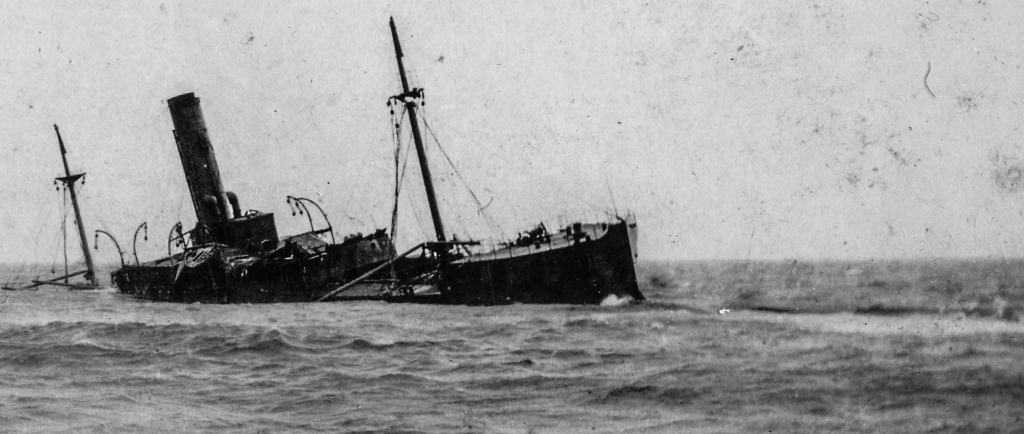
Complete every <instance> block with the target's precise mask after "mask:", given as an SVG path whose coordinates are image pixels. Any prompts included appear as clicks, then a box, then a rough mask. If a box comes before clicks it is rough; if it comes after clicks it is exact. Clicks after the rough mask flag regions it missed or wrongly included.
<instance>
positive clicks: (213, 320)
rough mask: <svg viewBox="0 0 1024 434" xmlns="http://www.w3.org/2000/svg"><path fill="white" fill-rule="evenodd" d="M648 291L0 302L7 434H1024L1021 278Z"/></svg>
mask: <svg viewBox="0 0 1024 434" xmlns="http://www.w3.org/2000/svg"><path fill="white" fill-rule="evenodd" d="M638 271H639V275H640V282H641V290H642V291H643V292H644V294H645V295H646V296H647V298H648V300H647V301H645V302H644V303H642V304H631V303H620V302H610V303H606V305H605V306H566V305H554V306H537V305H512V306H498V307H466V306H424V305H403V304H387V303H382V302H354V303H308V304H271V305H204V304H171V303H152V302H143V301H137V300H133V299H131V298H128V297H126V296H123V295H120V294H118V293H117V292H116V291H115V290H113V289H104V290H97V291H68V290H65V289H60V288H45V289H40V290H38V291H2V292H0V432H239V433H255V432H274V433H298V432H437V433H450V432H504V433H531V432H532V433H548V432H551V433H563V432H580V433H582V432H587V433H594V432H604V433H618V432H723V433H726V432H764V433H768V432H774V433H783V432H1021V431H1024V323H1022V322H1021V320H1020V318H1019V315H1020V314H1021V313H1022V312H1024V310H1022V306H1024V289H1022V288H1024V271H1022V264H1021V263H1020V262H1008V261H988V262H979V261H917V262H885V263H881V262H878V263H876V262H872V261H866V262H816V263H815V262H812V263H802V262H794V261H778V262H746V261H735V262H674V263H653V262H647V263H641V264H640V266H639V267H638ZM3 273H4V275H3V276H0V277H2V279H0V280H3V281H5V282H6V281H11V280H14V279H22V280H24V279H25V277H24V276H22V275H21V274H20V273H19V272H16V271H15V269H14V268H12V267H7V268H5V269H4V270H3Z"/></svg>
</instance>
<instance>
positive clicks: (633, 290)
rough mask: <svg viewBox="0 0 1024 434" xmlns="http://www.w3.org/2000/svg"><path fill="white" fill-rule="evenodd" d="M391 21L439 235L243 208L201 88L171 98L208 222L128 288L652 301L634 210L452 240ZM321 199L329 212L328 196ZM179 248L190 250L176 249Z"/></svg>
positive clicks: (194, 293)
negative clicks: (299, 225)
mask: <svg viewBox="0 0 1024 434" xmlns="http://www.w3.org/2000/svg"><path fill="white" fill-rule="evenodd" d="M390 26H391V34H392V38H393V41H394V48H395V55H396V60H397V63H398V71H399V79H400V82H401V93H399V94H398V95H394V96H392V97H390V98H388V105H389V106H392V104H394V106H395V107H402V108H404V109H405V111H406V114H407V115H408V117H407V118H408V125H409V128H410V130H411V132H412V138H413V143H414V145H415V152H416V154H417V160H418V164H419V167H420V173H421V174H422V176H423V186H424V189H425V192H426V198H427V206H428V208H429V211H430V216H431V222H432V224H433V229H434V239H432V240H428V241H424V242H422V243H419V244H417V245H415V246H413V247H410V248H408V249H406V250H404V251H403V252H401V253H398V252H397V251H396V249H395V248H394V246H393V244H392V240H391V236H390V234H388V233H387V231H386V230H385V229H381V230H377V231H376V232H374V233H373V234H371V235H368V236H362V235H359V234H356V235H353V236H348V237H345V238H344V240H343V241H342V242H340V243H336V242H333V241H334V240H333V239H332V240H331V242H328V241H326V240H325V239H324V238H326V237H328V236H331V237H333V228H331V227H330V224H329V223H328V224H327V227H326V228H324V229H319V230H317V229H314V228H313V227H312V219H310V226H311V230H310V231H309V232H306V233H303V234H299V235H294V236H290V237H284V238H281V237H279V236H278V234H277V230H276V226H275V223H274V216H273V214H270V213H262V212H257V211H248V212H246V213H244V214H242V213H241V212H240V211H241V207H240V206H239V198H238V196H237V195H235V194H233V193H231V192H228V191H225V190H224V187H223V184H222V182H221V178H220V174H219V171H218V169H217V161H216V158H215V157H214V150H213V146H212V145H211V143H210V141H209V138H208V136H207V134H206V125H205V122H204V120H203V116H202V112H201V110H200V108H199V100H198V98H196V97H195V96H194V95H193V94H191V93H189V94H184V95H180V96H177V97H174V98H171V99H170V100H168V107H169V109H170V112H171V118H172V120H173V123H174V137H175V141H176V143H177V146H178V152H179V155H180V157H181V163H182V168H183V169H184V172H185V178H186V180H187V183H188V186H189V191H190V193H191V197H192V202H193V208H194V209H195V213H196V221H197V223H196V225H195V227H194V228H193V229H192V230H190V231H188V232H182V230H181V225H180V224H179V225H177V226H175V229H173V230H172V232H171V234H170V235H169V240H168V252H169V254H168V256H167V257H164V258H162V259H159V260H156V261H151V262H146V263H141V264H136V265H128V266H124V267H122V268H121V269H118V270H117V271H115V272H113V273H112V275H111V278H112V280H113V282H114V284H115V285H116V286H117V288H118V289H119V290H120V291H121V292H123V293H126V294H130V295H133V296H136V297H139V298H142V299H147V300H154V301H170V302H209V303H263V302H270V303H273V302H311V301H345V300H385V301H390V302H410V303H437V304H467V305H500V304H511V303H562V304H599V303H601V302H602V301H604V300H606V299H608V298H609V297H616V298H619V299H628V300H633V301H637V302H639V301H641V300H643V299H644V297H643V294H642V293H641V292H640V290H639V287H638V285H637V279H636V271H635V267H634V264H635V261H636V258H637V224H636V221H635V218H634V217H632V216H630V215H626V216H619V215H617V214H616V215H615V216H614V217H612V218H609V219H608V221H603V222H572V223H568V224H566V225H564V226H563V227H560V228H557V229H555V230H551V231H549V230H548V228H547V227H546V226H545V225H544V224H540V225H538V226H536V227H535V228H534V229H531V230H527V231H525V232H523V233H521V234H520V236H519V237H518V238H517V239H515V240H508V241H503V242H500V243H497V244H492V246H493V247H491V248H484V246H483V243H481V242H480V241H474V240H458V239H456V238H455V237H454V236H451V237H450V238H449V234H448V233H447V232H446V231H445V225H444V222H443V220H442V217H441V213H440V210H439V208H438V202H437V198H436V195H435V192H434V187H433V185H434V182H433V179H432V176H431V166H430V164H429V161H428V156H427V154H426V152H425V148H424V144H423V137H422V134H421V128H420V121H419V118H418V116H417V108H418V106H420V105H421V104H422V102H423V101H422V100H423V90H422V89H418V88H411V87H410V85H409V82H408V79H407V77H406V72H405V66H404V64H403V54H402V48H401V44H400V42H399V38H398V31H397V28H396V26H395V23H394V20H391V22H390ZM395 127H396V128H398V129H400V128H401V125H395ZM289 200H294V202H295V203H297V204H299V206H301V207H302V209H304V210H305V212H306V213H307V214H308V211H309V210H308V206H306V205H307V204H309V203H312V201H308V200H303V199H302V198H290V199H289ZM383 202H384V201H382V203H383ZM312 204H313V205H316V204H315V203H312ZM395 204H396V206H397V201H395ZM316 209H317V210H318V211H319V212H320V213H321V214H322V216H323V219H324V221H327V216H326V214H324V213H323V211H322V210H321V209H319V206H316ZM396 212H397V211H396ZM392 231H394V226H393V227H392ZM172 247H177V248H178V249H179V250H180V251H179V252H177V253H172Z"/></svg>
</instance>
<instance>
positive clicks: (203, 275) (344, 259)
mask: <svg viewBox="0 0 1024 434" xmlns="http://www.w3.org/2000/svg"><path fill="white" fill-rule="evenodd" d="M582 233H583V234H582V235H580V236H576V237H570V236H569V235H563V236H561V238H559V237H554V238H553V239H548V240H546V241H545V242H544V243H537V244H531V245H528V246H519V247H510V248H506V249H502V250H498V251H495V252H490V253H486V254H481V255H474V256H468V257H464V258H461V259H457V260H454V261H452V262H451V263H449V264H448V265H446V266H445V267H443V269H442V270H441V273H440V274H439V275H438V278H437V280H435V281H434V283H432V284H430V285H435V286H436V290H434V291H428V292H426V293H416V294H412V293H406V294H405V295H391V294H393V292H389V291H385V289H387V288H388V287H389V286H390V285H388V284H387V283H373V282H370V283H363V284H359V285H358V286H357V287H354V288H353V289H351V290H347V291H345V292H344V293H343V294H339V295H338V296H335V297H332V298H331V300H334V301H354V300H384V301H389V302H397V303H424V304H465V305H500V304H511V303H530V304H535V303H536V304H600V303H601V302H602V301H604V300H605V299H606V298H608V297H609V296H612V295H614V296H616V297H618V298H630V299H632V300H634V301H641V300H643V299H644V296H643V294H641V293H640V289H639V287H638V285H637V280H636V271H635V269H634V266H633V264H634V259H635V257H636V248H635V245H636V225H635V224H634V223H627V222H625V221H621V222H619V223H615V224H603V225H584V230H583V232H582ZM367 242H369V241H368V240H364V241H361V243H362V244H358V243H357V244H352V245H351V246H349V247H348V248H340V247H335V246H332V248H329V249H326V250H325V251H323V252H321V253H320V254H317V255H314V256H311V257H308V258H301V259H293V260H289V261H279V262H272V261H266V262H265V263H257V264H255V265H252V266H248V267H246V268H244V269H239V268H232V267H231V266H230V265H229V264H230V262H231V261H230V260H228V259H225V258H222V257H219V256H215V257H213V258H211V259H210V260H207V261H205V262H204V263H202V264H200V265H198V266H193V267H185V266H182V264H181V262H180V261H179V262H177V263H174V264H172V262H174V261H165V262H164V263H163V264H160V263H154V264H149V265H143V266H135V267H125V268H122V269H120V270H118V271H116V272H114V273H113V274H112V278H113V281H114V283H115V285H116V286H117V287H118V288H119V289H120V291H121V292H123V293H125V294H129V295H132V296H135V297H138V298H141V299H146V300H152V301H164V302H178V303H197V302H198V303H291V302H311V301H316V300H317V299H319V298H320V297H323V296H324V295H326V294H328V293H329V292H330V291H331V290H332V289H334V288H337V287H339V286H340V285H342V284H344V283H345V282H347V281H351V280H353V279H355V278H356V277H359V276H360V275H362V274H363V273H364V272H366V271H368V270H371V269H372V268H373V267H375V266H376V265H379V264H381V263H383V262H384V261H385V260H386V259H387V256H386V255H384V254H383V253H374V252H373V251H371V250H369V249H368V248H366V243H367ZM378 242H379V241H378ZM179 269H180V270H179ZM395 269H396V270H397V272H398V275H397V277H398V279H399V282H403V283H407V284H408V283H409V282H416V281H417V278H418V277H421V276H424V275H427V274H430V273H431V272H432V271H433V270H436V269H437V266H436V264H435V263H434V261H433V260H432V259H429V258H422V257H419V258H406V259H404V260H402V261H399V262H398V263H396V264H395ZM381 274H389V273H381ZM376 277H378V278H385V277H388V276H383V275H382V276H376ZM421 286H422V285H421Z"/></svg>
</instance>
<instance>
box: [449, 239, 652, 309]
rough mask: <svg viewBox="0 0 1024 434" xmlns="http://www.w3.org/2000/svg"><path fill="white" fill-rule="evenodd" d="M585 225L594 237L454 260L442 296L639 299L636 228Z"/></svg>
mask: <svg viewBox="0 0 1024 434" xmlns="http://www.w3.org/2000/svg"><path fill="white" fill-rule="evenodd" d="M589 226H590V229H591V230H590V231H589V232H591V233H592V234H593V236H587V237H580V238H579V239H574V240H569V239H565V240H556V242H550V241H549V242H548V243H537V244H535V245H532V246H524V247H520V248H512V249H506V250H504V251H499V252H494V253H492V254H487V255H480V256H476V257H470V258H466V259H464V260H461V261H456V262H455V263H453V264H452V265H451V266H449V267H448V268H447V269H446V270H445V274H444V278H443V285H444V286H443V287H445V288H444V293H445V295H446V296H447V297H449V298H450V299H452V300H453V301H454V302H457V303H460V304H469V305H498V304H510V303H541V304H549V303H560V304H600V303H601V302H602V301H604V300H605V299H606V298H607V297H608V296H611V295H614V296H616V297H619V298H626V297H629V298H632V299H633V300H635V301H641V300H643V299H644V296H643V294H641V293H640V289H639V287H638V286H637V280H636V271H635V268H634V266H633V264H634V259H635V257H636V256H635V255H636V253H635V251H636V249H635V247H634V246H635V245H636V224H635V223H627V222H625V221H620V222H619V223H615V224H605V225H589ZM557 241H561V243H559V242H557Z"/></svg>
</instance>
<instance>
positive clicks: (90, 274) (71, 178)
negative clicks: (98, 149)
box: [53, 124, 99, 286]
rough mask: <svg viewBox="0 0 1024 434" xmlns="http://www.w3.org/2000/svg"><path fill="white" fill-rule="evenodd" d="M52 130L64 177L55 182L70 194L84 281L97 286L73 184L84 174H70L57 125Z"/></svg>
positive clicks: (62, 140) (65, 150) (65, 151)
mask: <svg viewBox="0 0 1024 434" xmlns="http://www.w3.org/2000/svg"><path fill="white" fill-rule="evenodd" d="M53 130H54V131H56V132H57V143H60V159H61V160H63V161H64V175H65V176H63V177H60V178H57V180H58V181H60V182H63V183H64V185H66V186H67V188H68V191H69V192H71V206H72V207H74V209H75V223H76V224H77V225H78V236H79V238H80V240H81V242H82V255H83V256H85V268H86V272H85V280H88V281H89V284H90V285H92V286H99V284H98V283H97V282H96V269H95V268H94V267H93V264H92V255H91V254H90V253H89V242H88V241H87V240H86V237H85V225H84V224H82V210H81V209H80V208H79V207H78V195H77V194H75V182H77V181H78V180H79V179H81V178H82V177H83V176H85V173H79V174H75V175H72V174H71V169H69V168H68V157H67V153H68V151H67V149H65V148H64V139H62V138H61V137H60V129H59V128H57V124H53Z"/></svg>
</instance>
